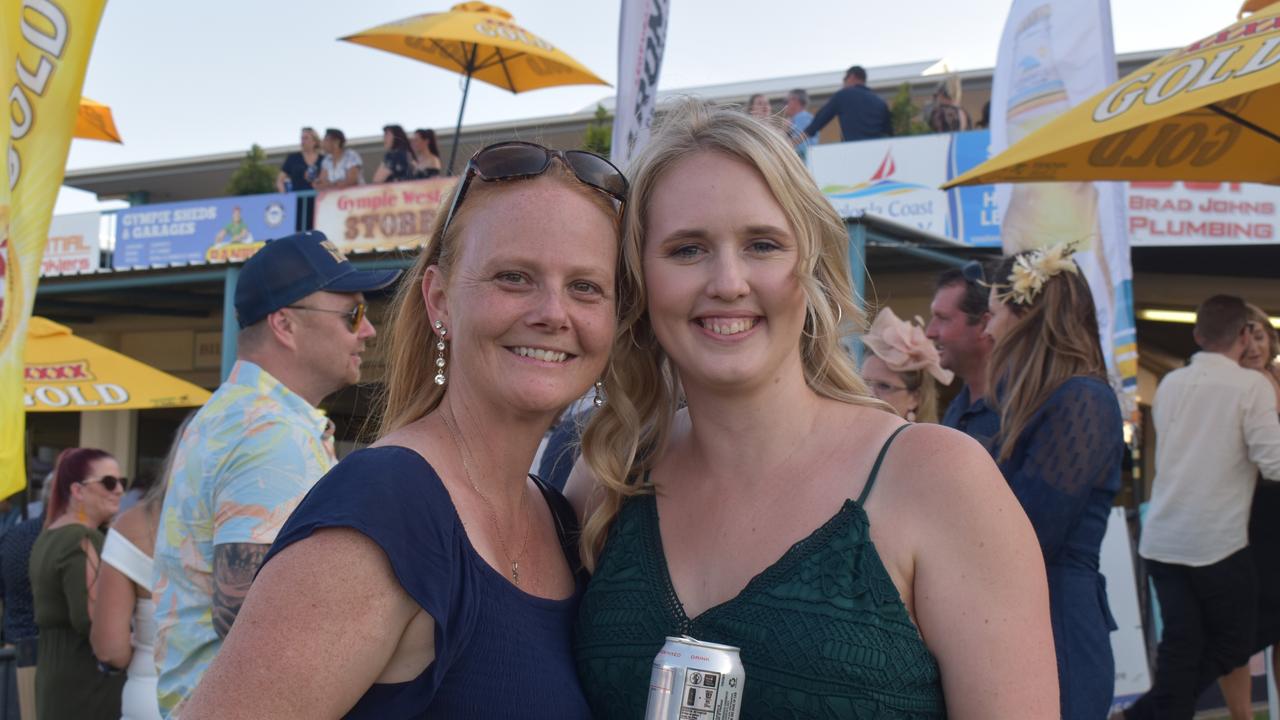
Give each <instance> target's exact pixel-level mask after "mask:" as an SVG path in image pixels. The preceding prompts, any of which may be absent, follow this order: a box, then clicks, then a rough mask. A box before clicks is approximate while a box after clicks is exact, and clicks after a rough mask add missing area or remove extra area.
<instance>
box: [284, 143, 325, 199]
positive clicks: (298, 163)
mask: <svg viewBox="0 0 1280 720" xmlns="http://www.w3.org/2000/svg"><path fill="white" fill-rule="evenodd" d="M323 160H324V153H320V154H318V155H316V161H315V164H313V165H308V164H307V160H306V158H304V157H302V153H300V152H295V153H289V155H288V157H286V158H285V159H284V164H283V165H281V166H280V172H282V173H284V174H285V175H288V176H289V182H290V183H291V184H292V186H293V187H292V189H293V192H298V191H299V190H311V189H313V188H312V186H311V181H312V180H315V179H316V177H318V176H319V175H320V163H321V162H322V161H323Z"/></svg>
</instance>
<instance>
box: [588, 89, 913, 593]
mask: <svg viewBox="0 0 1280 720" xmlns="http://www.w3.org/2000/svg"><path fill="white" fill-rule="evenodd" d="M697 152H716V153H721V154H723V155H725V156H727V157H730V158H734V159H736V160H740V161H742V162H744V163H746V164H747V165H750V166H751V167H753V168H755V169H756V170H757V171H758V172H759V173H760V175H761V177H763V178H764V181H765V183H766V184H767V185H768V186H769V190H770V191H771V192H772V193H773V197H774V198H775V199H776V200H777V201H778V205H779V206H780V207H781V208H782V211H783V213H784V215H785V216H786V218H787V222H788V224H789V225H790V226H791V228H792V230H793V231H794V232H795V236H796V240H797V245H798V254H799V260H798V262H797V264H796V270H795V273H796V278H797V279H798V280H799V282H800V286H801V287H802V289H803V291H804V295H805V305H806V309H807V312H806V317H805V324H804V330H803V333H802V335H801V337H800V343H799V347H798V348H797V350H798V351H799V352H800V355H801V359H802V363H803V365H804V375H805V381H806V382H807V383H808V385H809V387H811V388H812V389H813V390H814V392H816V393H818V394H819V395H822V396H824V397H828V398H832V399H835V400H840V401H843V402H847V403H851V404H856V405H867V406H874V407H878V408H882V409H886V410H887V409H888V406H887V405H885V404H884V403H882V402H881V401H879V400H877V399H875V398H874V397H872V396H871V395H870V393H869V392H868V391H867V386H866V385H865V384H864V383H863V381H862V378H861V377H860V376H859V375H858V371H857V368H856V366H855V364H854V361H853V358H852V357H851V356H850V355H849V354H848V353H847V352H846V351H845V349H844V348H843V347H842V346H841V344H840V340H841V338H842V337H844V336H846V335H848V334H850V333H852V332H863V331H865V329H866V315H865V313H864V311H863V307H862V303H861V300H860V298H857V297H855V295H854V290H853V284H852V281H851V278H850V274H849V258H848V254H847V253H846V247H847V243H848V235H847V232H846V230H845V226H844V222H843V221H842V220H841V219H840V216H839V215H837V214H836V212H835V210H834V209H833V208H832V207H831V203H830V202H828V201H827V198H826V197H825V196H824V195H823V194H822V192H821V191H820V190H819V189H818V186H817V185H816V184H815V183H814V181H813V178H812V177H811V176H810V175H809V172H808V170H807V169H806V168H805V166H804V164H803V163H802V162H801V161H800V157H799V155H797V154H796V151H795V150H794V149H793V148H792V147H791V146H790V145H789V144H788V143H787V141H786V140H785V139H784V138H783V137H782V136H781V135H779V134H778V132H777V131H776V130H774V129H773V128H771V127H769V126H768V125H766V124H764V123H762V122H760V121H758V120H755V119H753V118H751V117H750V116H748V115H746V114H745V113H743V112H741V111H739V110H738V109H737V108H735V107H730V106H712V105H708V104H705V103H702V102H698V101H694V100H685V101H682V102H680V103H679V104H678V105H677V106H675V107H673V108H671V109H670V111H669V112H668V113H667V114H666V116H665V118H664V119H663V121H662V122H661V124H660V125H659V126H658V127H657V128H656V129H655V132H654V134H653V137H652V138H651V139H650V141H649V144H648V145H647V146H646V147H645V148H644V150H643V151H642V152H641V153H640V155H639V156H638V157H637V158H636V160H635V161H634V163H633V164H632V166H631V168H630V173H629V174H630V175H631V195H630V197H629V198H628V204H627V210H626V212H625V213H624V215H623V240H622V254H623V262H622V269H621V270H620V271H619V272H620V276H619V279H618V280H619V296H618V297H619V310H620V313H621V314H620V321H619V324H618V334H617V336H616V338H615V339H614V344H613V355H612V358H611V360H610V364H609V369H608V371H607V374H606V377H605V386H606V388H607V391H606V392H607V395H608V402H607V403H606V404H605V405H604V406H603V407H602V408H600V409H599V410H597V411H596V412H595V413H594V414H593V416H592V418H591V421H590V422H589V423H588V425H587V428H586V430H585V432H584V433H583V437H582V457H583V458H584V459H585V462H586V463H587V466H588V467H589V468H590V469H591V472H592V473H593V474H594V476H595V479H596V482H597V486H596V489H595V491H594V494H593V496H592V501H593V503H595V505H594V510H593V511H592V513H591V516H590V517H589V518H588V519H587V521H586V524H585V525H584V526H583V529H582V539H581V543H582V550H583V559H584V562H585V564H586V566H587V568H588V569H592V570H594V568H595V561H596V558H597V557H598V555H599V552H600V550H601V549H602V548H603V546H604V541H605V538H606V537H607V535H608V531H609V528H610V527H611V525H612V524H613V520H614V518H615V517H616V516H617V514H618V510H619V509H620V508H621V507H622V502H623V501H624V500H625V499H626V498H628V497H631V496H633V495H637V494H640V493H645V492H651V491H652V488H651V487H649V486H646V485H644V484H643V483H640V482H637V479H638V478H640V477H642V476H643V475H644V473H646V472H647V471H648V470H650V469H651V468H652V467H653V464H654V462H655V461H656V460H657V457H658V454H659V453H660V452H661V451H662V449H663V448H664V447H666V443H667V440H668V437H669V435H670V432H671V425H672V421H673V419H674V418H675V414H676V410H677V409H678V407H679V403H680V387H679V379H678V377H677V373H676V369H675V368H674V367H673V366H672V364H671V361H670V358H668V357H667V354H666V352H665V351H664V350H663V349H662V346H661V345H659V344H658V340H657V337H656V336H655V335H654V331H653V326H652V325H651V323H650V321H649V317H648V314H647V312H646V309H647V305H646V297H645V283H644V277H643V275H642V274H641V267H642V265H641V258H642V257H643V254H644V242H645V237H646V235H647V225H646V213H647V211H648V208H649V203H650V202H651V200H652V198H653V194H654V192H655V190H656V189H657V187H658V184H659V183H660V182H661V181H662V179H663V177H664V176H665V175H666V173H667V172H668V171H669V170H671V168H672V167H673V166H675V165H676V164H677V163H679V162H680V161H681V160H683V159H684V158H686V157H688V156H690V155H692V154H694V153H697Z"/></svg>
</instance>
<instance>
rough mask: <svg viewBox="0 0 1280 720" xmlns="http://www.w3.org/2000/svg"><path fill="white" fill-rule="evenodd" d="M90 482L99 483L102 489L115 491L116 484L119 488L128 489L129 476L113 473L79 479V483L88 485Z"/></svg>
mask: <svg viewBox="0 0 1280 720" xmlns="http://www.w3.org/2000/svg"><path fill="white" fill-rule="evenodd" d="M90 483H101V484H102V489H103V490H106V491H107V492H115V491H116V486H117V485H118V486H120V488H121V489H124V490H128V489H129V478H123V477H116V476H114V475H103V476H102V477H100V478H96V479H94V480H81V481H80V484H81V485H88V484H90Z"/></svg>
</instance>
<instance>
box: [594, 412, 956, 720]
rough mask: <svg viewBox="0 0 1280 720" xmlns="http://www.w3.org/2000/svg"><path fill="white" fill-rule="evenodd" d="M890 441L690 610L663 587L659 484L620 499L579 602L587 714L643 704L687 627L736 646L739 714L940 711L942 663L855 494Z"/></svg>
mask: <svg viewBox="0 0 1280 720" xmlns="http://www.w3.org/2000/svg"><path fill="white" fill-rule="evenodd" d="M896 434H897V433H895V436H896ZM892 441H893V438H892V437H891V438H890V439H889V442H892ZM888 447H889V443H888V442H886V443H885V447H884V449H882V450H881V451H880V457H879V458H878V459H877V460H876V464H875V467H874V468H873V469H872V472H871V477H870V478H868V480H867V484H866V487H865V488H864V489H863V491H862V496H861V497H859V498H858V499H857V500H856V501H854V500H846V501H845V503H844V506H843V507H842V508H841V509H840V511H839V512H838V513H836V515H835V517H833V518H831V519H830V520H828V521H827V522H826V523H825V524H823V525H822V527H820V528H818V529H817V530H815V531H814V532H813V533H812V534H811V535H809V537H807V538H805V539H804V540H801V541H800V542H798V543H796V544H795V545H793V546H792V547H791V548H790V549H789V550H788V551H787V552H786V553H785V554H784V555H783V556H782V557H781V558H780V559H779V560H778V561H777V562H776V563H774V564H773V565H771V566H769V567H768V568H766V569H765V570H764V571H763V572H761V573H760V574H759V575H757V576H755V577H754V578H752V580H751V581H750V582H749V583H748V584H747V586H746V587H745V588H744V589H743V591H742V593H741V594H739V595H738V596H736V597H734V598H732V599H730V600H728V601H726V602H724V603H722V604H720V605H717V606H715V607H712V608H710V609H708V610H707V611H705V612H704V613H702V614H701V615H699V616H698V617H696V618H689V617H687V616H686V615H685V613H684V608H683V606H682V605H681V604H680V600H679V598H678V597H676V593H675V589H674V588H673V587H672V584H671V577H670V575H669V574H668V571H667V563H666V557H665V555H664V553H663V549H662V538H661V536H660V534H659V532H658V511H657V504H656V502H655V498H654V496H653V495H641V496H637V497H635V498H633V499H631V500H629V501H627V502H626V503H625V504H624V505H623V507H622V509H621V511H620V512H619V513H618V517H617V518H616V520H615V521H614V524H613V528H612V529H611V531H610V533H609V539H608V542H607V544H606V545H605V549H604V553H603V554H602V556H601V558H600V562H599V565H598V567H597V570H596V573H595V576H594V577H592V579H591V584H590V585H589V586H588V588H587V592H586V595H585V596H584V597H583V600H582V605H581V607H580V609H579V615H578V626H577V630H576V637H575V654H576V657H577V664H578V676H579V677H580V679H581V681H582V687H583V690H584V691H586V694H587V700H588V701H589V702H590V704H591V708H592V711H593V712H594V713H595V716H596V717H598V718H620V719H622V718H625V719H627V720H638V719H639V718H642V717H644V708H645V702H646V700H647V698H648V690H649V671H650V668H651V667H652V664H653V658H654V656H655V655H657V654H658V650H659V648H661V647H662V644H663V641H664V639H665V638H666V637H667V636H669V635H690V636H692V637H695V638H697V639H699V640H706V641H710V642H715V643H725V644H729V645H735V646H737V647H739V648H741V649H742V662H743V665H744V666H745V668H746V675H747V679H746V685H745V688H744V691H743V692H744V698H743V703H742V715H741V720H757V719H758V718H788V719H792V718H793V719H795V720H800V719H801V718H804V719H805V720H822V719H827V718H831V719H835V718H878V719H885V720H887V719H890V718H942V717H946V707H945V704H944V703H943V696H942V684H941V680H940V677H939V673H938V664H937V662H936V661H935V660H934V658H933V655H932V654H930V652H929V650H928V648H926V647H925V645H924V641H923V640H922V639H921V638H920V633H919V632H918V631H917V630H916V627H915V625H914V624H913V623H912V622H911V618H910V616H909V615H908V614H907V609H906V607H905V606H904V605H903V604H902V599H901V597H900V596H899V595H898V590H897V587H895V586H894V584H893V580H892V579H891V578H890V577H889V573H888V571H887V570H885V567H884V565H883V563H881V561H880V556H879V554H877V553H876V549H875V545H873V544H872V542H871V536H870V533H869V529H870V525H869V523H868V520H867V514H866V512H865V511H864V510H863V507H862V506H863V503H864V502H865V501H866V498H867V495H868V493H869V492H870V491H871V487H872V484H873V483H874V482H875V477H876V473H877V471H878V470H879V468H880V462H881V461H882V460H883V459H884V455H885V451H886V450H887V449H888Z"/></svg>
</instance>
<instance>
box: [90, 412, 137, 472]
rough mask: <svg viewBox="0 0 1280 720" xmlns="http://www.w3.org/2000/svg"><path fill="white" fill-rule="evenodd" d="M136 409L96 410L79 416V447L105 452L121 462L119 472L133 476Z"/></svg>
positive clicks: (135, 451) (135, 454)
mask: <svg viewBox="0 0 1280 720" xmlns="http://www.w3.org/2000/svg"><path fill="white" fill-rule="evenodd" d="M137 439H138V411H137V410H98V411H95V412H82V413H80V447H91V448H98V449H100V450H106V451H107V452H109V453H111V454H112V455H114V456H115V458H116V461H117V462H119V463H120V472H122V473H124V474H125V476H126V477H129V476H132V475H133V470H134V464H135V461H136V460H137V450H138V443H137Z"/></svg>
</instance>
